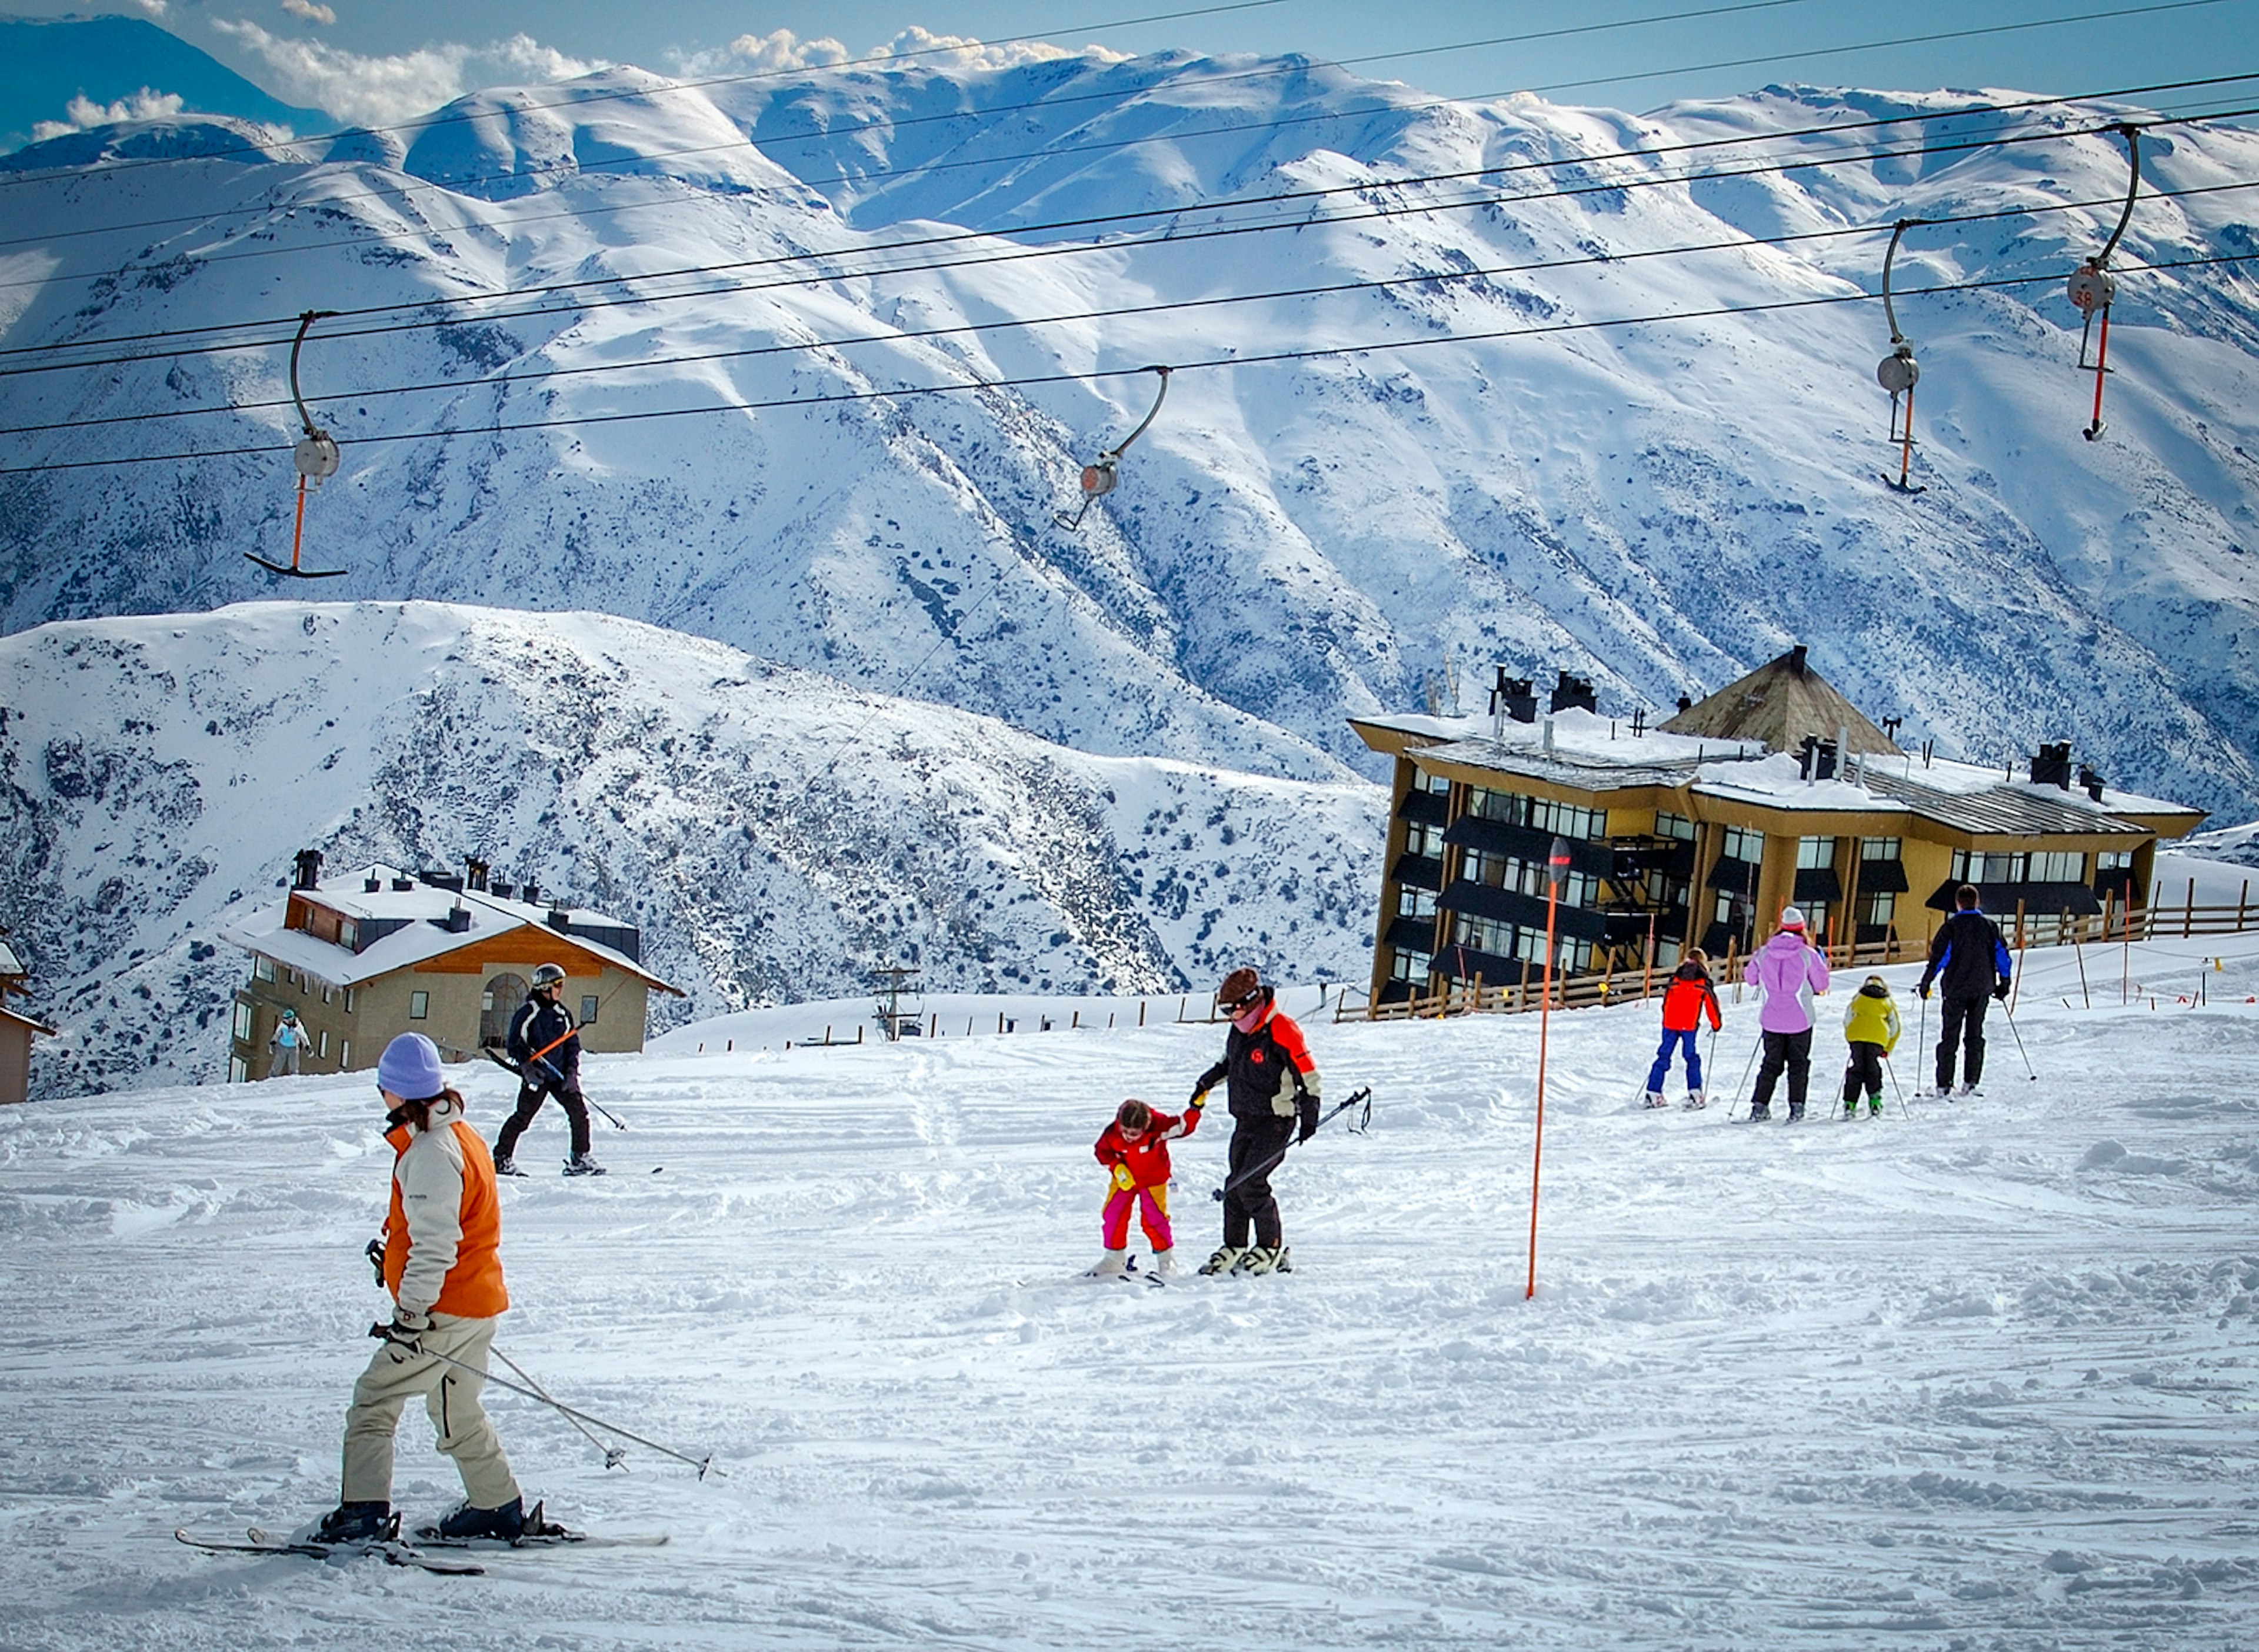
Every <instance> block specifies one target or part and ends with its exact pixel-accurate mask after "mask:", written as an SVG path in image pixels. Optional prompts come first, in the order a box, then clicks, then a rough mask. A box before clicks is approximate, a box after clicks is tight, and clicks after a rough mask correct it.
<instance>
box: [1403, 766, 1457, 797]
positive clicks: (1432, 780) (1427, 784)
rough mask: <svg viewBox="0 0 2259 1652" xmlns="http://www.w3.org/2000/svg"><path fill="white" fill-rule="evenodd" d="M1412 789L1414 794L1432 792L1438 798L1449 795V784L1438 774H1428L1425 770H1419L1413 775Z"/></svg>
mask: <svg viewBox="0 0 2259 1652" xmlns="http://www.w3.org/2000/svg"><path fill="white" fill-rule="evenodd" d="M1412 789H1413V790H1414V791H1415V792H1433V793H1434V794H1436V796H1438V797H1448V796H1450V792H1451V783H1450V781H1449V780H1445V779H1444V778H1443V776H1442V775H1440V774H1430V773H1428V772H1427V771H1426V770H1425V769H1421V770H1417V771H1415V773H1414V775H1413V780H1412Z"/></svg>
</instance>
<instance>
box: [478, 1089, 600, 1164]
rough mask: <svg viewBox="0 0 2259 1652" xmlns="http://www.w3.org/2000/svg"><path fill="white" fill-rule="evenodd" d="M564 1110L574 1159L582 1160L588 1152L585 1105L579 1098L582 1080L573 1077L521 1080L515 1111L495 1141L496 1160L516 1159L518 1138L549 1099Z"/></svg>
mask: <svg viewBox="0 0 2259 1652" xmlns="http://www.w3.org/2000/svg"><path fill="white" fill-rule="evenodd" d="M552 1095H553V1096H555V1097H556V1098H557V1105H558V1106H559V1107H563V1108H564V1109H565V1122H567V1124H568V1125H570V1126H571V1127H572V1130H573V1157H574V1158H582V1157H587V1155H588V1102H586V1101H585V1100H582V1099H581V1080H580V1079H579V1077H578V1076H577V1075H576V1076H574V1077H573V1078H568V1079H544V1080H542V1081H540V1082H538V1083H537V1082H535V1081H534V1080H533V1079H523V1080H521V1081H520V1082H519V1084H518V1086H517V1112H515V1113H513V1114H510V1117H509V1118H508V1119H507V1120H505V1121H503V1123H502V1134H501V1135H500V1136H496V1137H495V1157H496V1158H511V1157H516V1156H517V1138H518V1137H519V1136H523V1135H524V1134H525V1127H526V1126H527V1125H529V1124H531V1123H532V1122H533V1115H534V1114H537V1113H538V1112H540V1111H541V1104H542V1103H543V1102H544V1101H546V1100H548V1099H549V1098H550V1097H551V1096H552Z"/></svg>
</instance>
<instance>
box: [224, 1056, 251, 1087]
mask: <svg viewBox="0 0 2259 1652" xmlns="http://www.w3.org/2000/svg"><path fill="white" fill-rule="evenodd" d="M227 1081H228V1082H229V1083H230V1084H249V1083H250V1082H251V1069H250V1067H249V1066H247V1065H245V1062H244V1059H243V1057H241V1056H230V1057H228V1058H227Z"/></svg>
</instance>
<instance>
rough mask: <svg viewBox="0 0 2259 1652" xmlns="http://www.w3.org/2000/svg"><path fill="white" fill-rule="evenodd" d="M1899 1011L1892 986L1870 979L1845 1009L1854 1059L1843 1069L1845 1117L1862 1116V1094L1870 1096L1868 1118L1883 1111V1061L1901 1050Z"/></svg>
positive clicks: (1845, 1028) (1845, 1033)
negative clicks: (1860, 1104) (1894, 1001)
mask: <svg viewBox="0 0 2259 1652" xmlns="http://www.w3.org/2000/svg"><path fill="white" fill-rule="evenodd" d="M1899 1031H1900V1028H1899V1007H1898V1006H1897V1005H1896V1004H1894V1003H1892V1001H1891V984H1890V983H1889V982H1888V981H1886V980H1885V979H1883V978H1882V977H1881V976H1879V975H1870V976H1869V977H1867V979H1865V980H1864V981H1863V982H1862V983H1861V984H1860V987H1859V990H1858V991H1857V992H1856V993H1852V994H1851V1001H1850V1002H1849V1003H1848V1004H1846V1005H1845V1006H1844V1007H1843V1036H1844V1039H1845V1040H1846V1041H1847V1042H1848V1043H1849V1044H1850V1046H1851V1059H1850V1062H1849V1065H1846V1066H1845V1067H1844V1069H1843V1116H1844V1117H1845V1118H1847V1119H1856V1118H1857V1117H1858V1116H1859V1092H1860V1091H1862V1090H1864V1091H1865V1092H1866V1093H1867V1116H1868V1117H1870V1118H1872V1117H1873V1116H1875V1114H1878V1113H1880V1112H1881V1111H1882V1110H1883V1057H1885V1056H1887V1055H1889V1054H1890V1053H1891V1051H1892V1050H1895V1049H1897V1048H1898V1043H1899Z"/></svg>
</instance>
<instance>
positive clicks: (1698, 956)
mask: <svg viewBox="0 0 2259 1652" xmlns="http://www.w3.org/2000/svg"><path fill="white" fill-rule="evenodd" d="M1705 1015H1707V1016H1708V1017H1709V1019H1710V1030H1711V1031H1712V1032H1715V1031H1717V1030H1718V1029H1719V1027H1720V1026H1721V1025H1722V1024H1723V1022H1722V1019H1721V1016H1720V1015H1719V1014H1718V989H1717V987H1716V986H1715V985H1714V983H1713V982H1712V981H1711V979H1710V960H1709V959H1708V958H1707V957H1705V956H1704V955H1703V951H1702V949H1701V948H1700V947H1699V946H1697V947H1690V948H1689V949H1687V953H1686V957H1685V959H1684V960H1683V961H1682V962H1681V963H1680V964H1679V965H1678V969H1677V970H1676V971H1674V972H1672V974H1671V985H1670V986H1668V987H1666V988H1664V993H1663V1043H1662V1046H1661V1047H1660V1048H1659V1049H1657V1050H1656V1052H1655V1065H1653V1066H1652V1067H1650V1068H1649V1069H1648V1070H1647V1105H1648V1106H1650V1107H1661V1106H1663V1105H1664V1100H1663V1086H1664V1080H1665V1079H1669V1078H1670V1077H1671V1056H1672V1055H1673V1054H1674V1053H1675V1052H1676V1051H1677V1050H1680V1049H1682V1048H1683V1049H1684V1050H1685V1051H1686V1105H1687V1106H1688V1107H1704V1106H1707V1104H1708V1101H1709V1096H1708V1094H1707V1093H1706V1092H1705V1091H1704V1090H1703V1088H1702V1053H1701V1051H1700V1050H1698V1049H1697V1048H1695V1040H1696V1038H1697V1036H1699V1034H1700V1031H1701V1028H1702V1018H1703V1017H1704V1016H1705Z"/></svg>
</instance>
